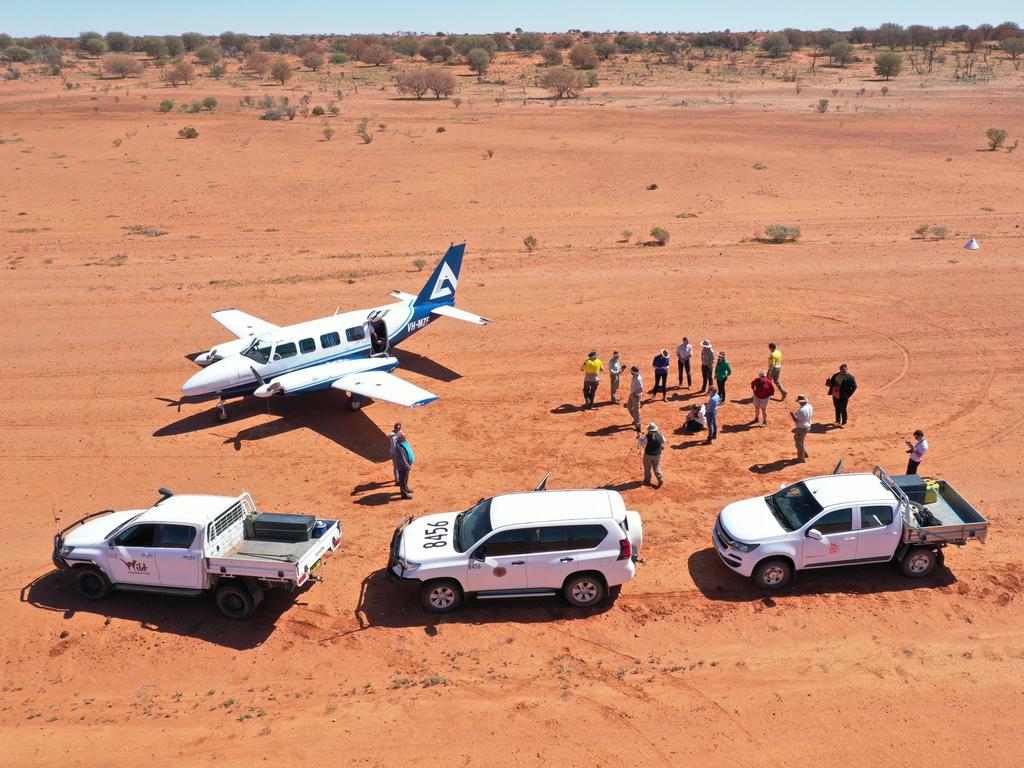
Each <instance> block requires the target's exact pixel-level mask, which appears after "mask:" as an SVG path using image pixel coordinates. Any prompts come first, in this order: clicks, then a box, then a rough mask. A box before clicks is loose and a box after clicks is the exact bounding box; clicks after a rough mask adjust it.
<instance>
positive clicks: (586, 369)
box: [580, 349, 604, 408]
mask: <svg viewBox="0 0 1024 768" xmlns="http://www.w3.org/2000/svg"><path fill="white" fill-rule="evenodd" d="M580 370H581V371H583V400H584V403H583V405H584V407H585V408H593V407H594V396H595V395H596V394H597V384H598V382H599V381H600V380H601V371H603V370H604V363H602V362H601V360H600V359H599V358H598V356H597V350H596V349H592V350H590V354H589V355H587V359H586V360H584V361H583V365H581V366H580Z"/></svg>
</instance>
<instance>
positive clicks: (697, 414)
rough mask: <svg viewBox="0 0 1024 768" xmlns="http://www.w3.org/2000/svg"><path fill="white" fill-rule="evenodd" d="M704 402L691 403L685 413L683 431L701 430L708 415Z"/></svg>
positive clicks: (703, 428) (706, 421)
mask: <svg viewBox="0 0 1024 768" xmlns="http://www.w3.org/2000/svg"><path fill="white" fill-rule="evenodd" d="M705 410H706V409H705V408H704V403H700V404H699V405H691V406H690V409H689V410H688V411H687V413H686V423H685V424H683V431H684V432H686V433H688V434H691V435H692V434H694V433H695V432H703V431H704V430H705V429H706V428H707V425H708V417H707V414H706V413H705Z"/></svg>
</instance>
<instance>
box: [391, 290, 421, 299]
mask: <svg viewBox="0 0 1024 768" xmlns="http://www.w3.org/2000/svg"><path fill="white" fill-rule="evenodd" d="M391 295H392V296H394V297H395V298H396V299H398V300H399V301H415V300H416V294H414V293H406V292H405V291H392V292H391Z"/></svg>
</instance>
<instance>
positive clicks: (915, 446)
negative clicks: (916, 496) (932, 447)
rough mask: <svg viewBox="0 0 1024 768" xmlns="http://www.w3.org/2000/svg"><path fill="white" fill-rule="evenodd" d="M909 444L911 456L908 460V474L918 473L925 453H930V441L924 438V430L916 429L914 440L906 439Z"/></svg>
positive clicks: (908, 449) (908, 448)
mask: <svg viewBox="0 0 1024 768" xmlns="http://www.w3.org/2000/svg"><path fill="white" fill-rule="evenodd" d="M904 442H905V443H906V444H907V453H909V454H910V458H909V459H908V460H907V474H908V475H916V474H917V468H918V466H919V465H920V464H921V460H922V459H923V458H924V455H925V454H926V453H928V441H927V440H925V439H924V432H922V431H921V430H920V429H915V430H914V442H913V443H912V442H910V441H909V440H904Z"/></svg>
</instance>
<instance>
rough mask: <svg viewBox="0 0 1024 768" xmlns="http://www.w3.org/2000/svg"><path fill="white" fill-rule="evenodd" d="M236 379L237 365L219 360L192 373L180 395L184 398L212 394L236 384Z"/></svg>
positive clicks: (232, 361)
mask: <svg viewBox="0 0 1024 768" xmlns="http://www.w3.org/2000/svg"><path fill="white" fill-rule="evenodd" d="M238 378H239V376H238V365H237V364H236V362H235V361H234V360H219V361H217V362H215V363H213V364H211V365H209V366H207V367H206V368H203V369H202V370H201V371H197V372H196V373H194V374H193V375H192V377H191V378H190V379H189V380H188V381H186V382H185V385H184V386H183V387H182V388H181V393H182V394H183V395H185V396H186V397H188V396H190V395H209V394H213V393H214V392H220V391H222V390H225V389H227V388H228V387H230V386H232V385H233V384H236V383H238Z"/></svg>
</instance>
